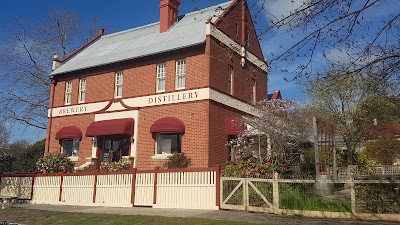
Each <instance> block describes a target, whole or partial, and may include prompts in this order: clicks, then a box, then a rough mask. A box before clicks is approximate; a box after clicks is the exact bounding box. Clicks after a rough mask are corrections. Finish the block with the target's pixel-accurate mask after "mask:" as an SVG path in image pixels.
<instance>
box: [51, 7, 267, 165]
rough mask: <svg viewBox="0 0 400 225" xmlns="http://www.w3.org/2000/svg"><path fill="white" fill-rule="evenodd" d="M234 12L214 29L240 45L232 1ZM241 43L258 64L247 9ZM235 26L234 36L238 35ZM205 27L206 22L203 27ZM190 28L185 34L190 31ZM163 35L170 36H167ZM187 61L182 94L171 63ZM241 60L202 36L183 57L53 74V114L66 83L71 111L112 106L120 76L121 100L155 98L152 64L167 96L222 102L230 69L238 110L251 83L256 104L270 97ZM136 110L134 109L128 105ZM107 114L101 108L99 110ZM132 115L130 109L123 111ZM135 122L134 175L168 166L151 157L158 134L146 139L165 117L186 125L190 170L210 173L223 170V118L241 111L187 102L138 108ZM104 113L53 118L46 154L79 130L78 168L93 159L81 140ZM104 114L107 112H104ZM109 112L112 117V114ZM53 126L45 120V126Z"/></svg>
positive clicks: (259, 74) (256, 71) (261, 78)
mask: <svg viewBox="0 0 400 225" xmlns="http://www.w3.org/2000/svg"><path fill="white" fill-rule="evenodd" d="M236 2H237V3H236V4H233V5H232V7H231V8H230V9H228V10H226V11H225V13H224V14H223V16H222V17H221V18H220V19H219V20H217V21H216V24H215V26H216V27H217V28H218V29H220V30H221V31H222V32H224V33H225V34H227V35H228V36H229V37H230V38H231V39H233V40H235V41H236V42H237V43H238V44H241V43H242V40H241V38H242V37H243V35H242V33H241V32H242V27H243V26H242V24H241V23H242V16H241V15H242V4H241V1H236ZM245 15H246V24H245V26H244V27H245V28H246V35H244V36H245V37H246V39H247V40H246V42H247V44H246V45H247V46H246V48H247V50H248V51H250V52H252V53H253V54H254V55H256V56H257V57H258V58H260V59H262V57H263V56H262V52H261V48H260V45H259V42H258V40H257V38H256V33H255V29H254V25H253V23H252V21H251V16H250V14H249V12H248V8H247V4H246V14H245ZM236 24H239V25H238V31H239V35H236ZM204 26H205V23H204ZM188 29H190V28H188ZM166 32H168V31H166ZM181 59H184V60H185V62H186V85H185V89H184V90H175V85H176V61H177V60H181ZM240 62H241V56H240V55H239V54H237V53H235V52H234V51H233V50H232V49H230V48H229V47H228V46H225V45H224V44H223V43H220V42H219V41H218V40H217V39H215V38H214V37H212V36H207V38H206V42H205V43H203V44H201V45H197V46H192V47H187V48H184V49H180V50H173V51H170V52H167V53H161V54H155V55H152V56H145V57H140V58H138V59H132V60H126V61H123V62H119V63H113V64H108V65H102V66H97V67H93V68H88V69H82V70H78V71H73V72H66V73H63V74H58V75H55V76H54V77H53V79H55V80H56V81H57V84H56V85H55V87H54V99H53V108H56V107H65V99H64V98H65V85H66V81H69V80H71V81H72V100H71V104H70V106H79V105H81V104H91V103H97V102H113V101H114V100H113V99H114V87H115V73H116V72H122V73H123V94H122V101H124V100H125V99H127V98H136V97H142V96H148V95H155V94H158V93H156V76H157V74H156V73H157V65H158V64H161V63H165V64H166V89H165V93H166V94H168V93H179V92H181V91H187V90H193V89H200V88H210V89H212V90H216V91H218V92H221V93H223V94H225V95H229V94H228V93H227V92H228V80H227V78H228V66H231V67H232V68H233V70H234V78H233V86H234V87H233V93H232V96H231V97H232V98H233V99H236V100H239V101H241V102H243V103H248V104H252V103H251V91H252V79H254V80H255V81H256V84H257V87H256V100H257V101H259V100H263V99H265V98H266V97H267V82H268V78H267V74H266V72H264V71H262V70H261V69H260V68H258V67H256V66H255V65H253V64H252V63H250V62H249V61H247V60H246V63H245V66H244V67H242V66H241V63H240ZM80 78H86V100H85V102H84V103H78V95H79V93H78V90H79V79H80ZM132 107H135V106H132ZM104 110H105V109H104ZM124 110H126V111H127V110H132V109H121V110H120V111H121V112H123V111H124ZM135 110H137V112H138V119H137V120H135V123H136V124H137V126H138V129H137V130H135V132H136V133H137V135H138V136H137V139H136V140H135V143H136V145H137V152H136V167H137V168H139V169H152V168H154V167H156V166H160V167H162V165H163V164H164V163H165V160H159V159H153V158H152V156H154V155H155V144H156V140H155V135H154V134H152V133H151V132H150V127H151V125H152V124H153V123H154V122H155V121H157V120H158V119H161V118H164V117H175V118H177V119H179V120H181V121H182V122H183V123H184V125H185V133H184V134H183V136H182V152H184V153H185V154H186V155H187V156H188V157H189V158H190V159H191V166H190V167H196V168H199V167H212V166H215V165H216V164H221V165H224V164H225V163H226V159H227V157H228V147H227V145H226V144H227V134H226V130H225V129H226V128H225V123H226V118H227V117H236V118H240V117H241V116H243V115H245V112H242V111H239V110H237V109H235V108H234V106H231V107H230V106H227V105H224V104H221V103H217V102H214V101H213V100H209V99H205V100H197V101H191V102H184V103H174V104H166V105H157V106H148V107H141V108H135ZM102 113H105V112H94V113H88V114H80V115H71V116H59V117H53V118H51V123H50V122H49V126H50V128H51V129H48V130H49V131H50V135H49V138H48V139H47V141H46V146H48V147H49V151H50V152H60V151H61V145H60V144H61V142H60V141H59V140H56V139H55V134H56V133H57V132H58V131H59V130H60V129H61V128H63V127H67V126H76V127H78V128H79V129H80V130H81V131H82V134H83V137H82V140H81V142H80V148H79V160H78V161H77V162H75V166H81V165H83V164H84V163H86V162H88V161H90V158H91V156H92V138H91V137H85V133H86V130H87V127H88V126H89V125H90V124H91V123H92V122H94V121H95V115H98V114H102ZM107 113H109V112H107ZM111 113H112V112H111ZM49 121H50V120H49Z"/></svg>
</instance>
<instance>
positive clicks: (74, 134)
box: [56, 126, 82, 140]
mask: <svg viewBox="0 0 400 225" xmlns="http://www.w3.org/2000/svg"><path fill="white" fill-rule="evenodd" d="M81 138H82V131H81V129H79V128H78V127H76V126H69V127H63V128H61V129H60V130H59V131H58V132H57V133H56V140H58V139H81Z"/></svg>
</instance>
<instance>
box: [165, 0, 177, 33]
mask: <svg viewBox="0 0 400 225" xmlns="http://www.w3.org/2000/svg"><path fill="white" fill-rule="evenodd" d="M181 2H182V0H160V33H163V32H166V31H168V29H169V28H170V27H171V26H172V25H174V23H175V22H176V21H178V12H179V9H178V7H179V5H180V4H181Z"/></svg>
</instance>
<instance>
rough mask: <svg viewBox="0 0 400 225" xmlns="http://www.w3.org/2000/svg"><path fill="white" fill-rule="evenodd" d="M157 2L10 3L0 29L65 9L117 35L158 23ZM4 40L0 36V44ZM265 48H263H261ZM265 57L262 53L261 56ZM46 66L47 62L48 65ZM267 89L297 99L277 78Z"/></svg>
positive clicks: (195, 0)
mask: <svg viewBox="0 0 400 225" xmlns="http://www.w3.org/2000/svg"><path fill="white" fill-rule="evenodd" d="M223 2H226V0H183V2H182V4H181V5H180V7H179V9H180V13H179V14H181V15H182V14H185V13H188V12H191V11H193V10H194V9H195V8H198V9H202V8H206V7H208V6H212V5H215V4H219V3H223ZM158 5H159V1H158V0H149V1H132V0H118V1H105V0H97V1H94V0H85V1H78V0H65V1H54V0H40V1H28V0H25V1H24V0H14V1H4V2H2V7H1V9H0V26H1V27H3V28H4V27H7V26H9V25H10V24H11V21H12V19H13V17H16V16H21V15H23V16H24V17H25V18H29V20H32V21H42V20H44V18H45V16H46V15H47V13H48V12H49V11H50V10H52V9H60V8H62V9H69V10H72V11H74V12H76V13H77V14H78V15H79V18H80V20H81V21H83V22H84V23H88V22H89V21H90V20H91V19H92V18H93V17H96V18H98V19H99V21H100V22H99V24H100V25H101V26H102V27H105V28H106V33H107V34H108V33H112V32H117V31H121V30H126V29H130V28H133V27H137V26H141V25H145V24H149V23H153V22H156V21H159V8H158ZM2 38H4V36H3V34H2V33H0V40H1V39H2ZM263 46H267V44H263ZM264 54H265V52H264ZM49 66H51V65H50V62H49ZM268 88H269V91H268V92H270V93H272V92H273V90H275V89H281V90H282V91H283V96H284V97H291V96H293V97H294V96H298V90H299V89H298V87H296V86H295V85H294V84H286V83H285V82H284V81H283V79H282V77H281V76H280V75H278V76H274V75H273V71H272V72H271V74H270V78H269V84H268ZM11 126H12V135H11V140H10V142H13V141H15V140H19V139H28V140H30V141H32V142H33V141H36V140H40V139H42V138H45V131H43V130H38V129H32V128H29V127H24V126H21V125H18V124H12V125H11Z"/></svg>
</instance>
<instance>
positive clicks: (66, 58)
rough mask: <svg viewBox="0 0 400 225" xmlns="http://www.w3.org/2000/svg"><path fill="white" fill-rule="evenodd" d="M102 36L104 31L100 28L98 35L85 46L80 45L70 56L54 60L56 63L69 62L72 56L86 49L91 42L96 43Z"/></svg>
mask: <svg viewBox="0 0 400 225" xmlns="http://www.w3.org/2000/svg"><path fill="white" fill-rule="evenodd" d="M103 35H104V29H103V28H100V29H99V33H98V34H97V36H96V37H94V38H93V39H92V40H90V41H88V42H87V43H86V44H84V45H82V46H81V47H79V48H78V49H76V50H75V51H73V52H72V53H71V54H69V55H67V56H66V57H65V58H63V59H54V60H55V61H57V62H60V63H63V62H65V61H67V60H69V59H70V58H72V57H73V56H74V55H76V54H77V53H78V52H80V51H82V50H83V49H85V48H86V47H88V46H89V45H91V44H92V43H93V42H95V41H97V40H98V39H99V38H100V37H101V36H103Z"/></svg>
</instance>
